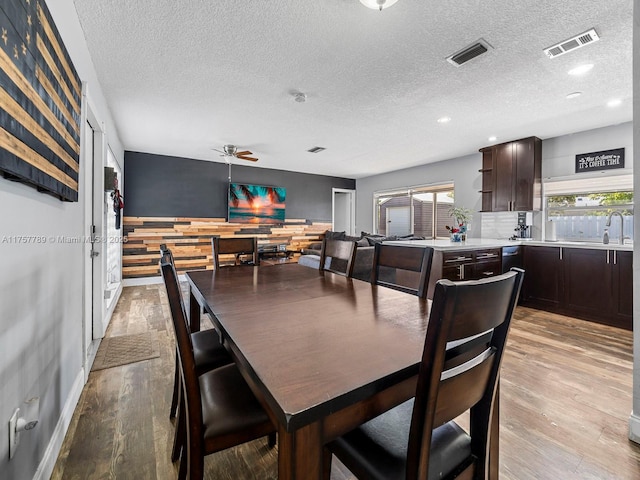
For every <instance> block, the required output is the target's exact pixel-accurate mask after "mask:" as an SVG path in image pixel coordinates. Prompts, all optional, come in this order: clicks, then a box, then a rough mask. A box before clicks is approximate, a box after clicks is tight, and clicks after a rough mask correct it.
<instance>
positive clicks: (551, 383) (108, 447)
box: [52, 285, 640, 480]
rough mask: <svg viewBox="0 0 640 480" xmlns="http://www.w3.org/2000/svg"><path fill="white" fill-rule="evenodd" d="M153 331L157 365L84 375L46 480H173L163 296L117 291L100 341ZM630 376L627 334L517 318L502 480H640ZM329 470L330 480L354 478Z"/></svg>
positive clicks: (237, 469)
mask: <svg viewBox="0 0 640 480" xmlns="http://www.w3.org/2000/svg"><path fill="white" fill-rule="evenodd" d="M203 321H204V320H203ZM204 324H205V325H206V322H205V323H204ZM149 329H155V330H157V331H158V333H159V335H158V336H159V339H160V350H161V352H160V358H156V359H152V360H147V361H143V362H138V363H134V364H129V365H124V366H121V367H115V368H110V369H106V370H101V371H97V372H92V373H91V374H90V376H89V381H88V383H87V385H86V386H85V388H84V391H83V393H82V397H81V399H80V402H79V404H78V406H77V408H76V411H75V413H74V416H73V419H72V422H71V426H70V428H69V431H68V433H67V436H66V438H65V440H64V443H63V446H62V449H61V452H60V455H59V457H58V461H57V463H56V467H55V470H54V472H53V475H52V478H53V479H64V480H71V479H82V480H84V479H89V478H91V479H97V478H100V479H103V478H115V479H136V480H138V479H175V478H176V477H177V466H176V465H173V464H172V463H171V461H170V459H169V452H170V448H171V441H172V434H173V423H172V422H171V421H170V420H169V415H168V412H169V404H170V400H171V389H172V385H173V367H174V360H173V352H174V350H173V348H174V347H173V336H172V332H171V330H170V329H171V324H170V316H169V310H168V305H167V300H166V295H165V292H164V286H163V285H150V286H143V287H128V288H125V289H124V292H123V294H122V297H121V299H120V301H119V303H118V306H117V309H116V312H115V314H114V316H113V320H112V322H111V325H110V326H109V329H108V331H107V335H108V336H116V335H124V334H129V333H139V332H143V331H146V330H149ZM631 377H632V334H631V332H627V331H624V330H618V329H615V328H610V327H604V326H600V325H597V324H593V323H588V322H583V321H580V320H575V319H572V318H568V317H563V316H559V315H553V314H549V313H545V312H540V311H536V310H532V309H526V308H518V310H517V312H516V316H515V318H514V321H513V324H512V328H511V333H510V337H509V342H508V345H507V349H506V353H505V358H504V362H503V367H502V387H501V398H502V403H501V426H500V478H501V479H503V480H505V479H506V480H529V479H536V480H546V479H548V480H558V479H576V480H578V479H579V480H586V479H599V480H600V479H612V480H613V479H615V480H625V479H629V480H632V479H638V478H640V447H639V446H638V445H636V444H634V443H632V442H630V441H629V440H628V438H627V422H628V418H629V414H630V412H631V390H632V378H631ZM276 459H277V448H274V449H269V448H268V447H267V445H266V440H264V439H262V440H257V441H255V442H251V443H249V444H246V445H242V446H240V447H237V448H233V449H229V450H227V451H225V452H220V453H217V454H214V455H210V456H208V457H207V459H206V463H205V466H206V476H205V478H207V479H217V480H254V479H255V480H259V479H260V480H261V479H265V480H266V479H276V478H277V466H276ZM333 464H334V468H333V471H332V479H333V480H351V479H352V478H353V477H352V476H351V475H350V474H349V473H348V471H346V470H345V469H344V467H343V466H341V465H340V464H339V462H336V461H334V462H333Z"/></svg>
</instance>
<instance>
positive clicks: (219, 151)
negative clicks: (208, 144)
mask: <svg viewBox="0 0 640 480" xmlns="http://www.w3.org/2000/svg"><path fill="white" fill-rule="evenodd" d="M211 150H214V151H216V152H218V153H222V154H223V155H226V153H224V152H223V151H222V150H218V149H217V148H212V149H211Z"/></svg>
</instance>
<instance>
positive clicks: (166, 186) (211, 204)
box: [123, 152, 356, 221]
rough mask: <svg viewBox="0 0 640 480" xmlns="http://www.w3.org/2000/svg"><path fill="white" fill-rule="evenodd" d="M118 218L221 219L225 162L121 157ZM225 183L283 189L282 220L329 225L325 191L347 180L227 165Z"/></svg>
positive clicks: (343, 185) (128, 154) (351, 184)
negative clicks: (121, 207) (121, 205)
mask: <svg viewBox="0 0 640 480" xmlns="http://www.w3.org/2000/svg"><path fill="white" fill-rule="evenodd" d="M124 158H125V162H124V180H125V181H124V186H125V190H124V193H123V196H124V214H125V215H127V216H132V217H223V218H226V216H227V195H228V185H229V182H228V177H229V169H228V165H227V164H226V163H220V162H208V161H204V160H192V159H188V158H180V157H169V156H165V155H155V154H151V153H140V152H125V154H124ZM231 181H233V182H236V183H250V184H254V185H267V186H273V187H284V188H286V189H287V199H286V213H285V215H286V218H301V219H302V218H304V219H308V220H313V221H331V189H332V188H333V187H335V188H348V189H355V185H356V182H355V180H353V179H349V178H340V177H327V176H323V175H310V174H306V173H296V172H289V171H285V170H272V169H269V168H258V167H246V166H243V165H236V164H234V165H232V167H231Z"/></svg>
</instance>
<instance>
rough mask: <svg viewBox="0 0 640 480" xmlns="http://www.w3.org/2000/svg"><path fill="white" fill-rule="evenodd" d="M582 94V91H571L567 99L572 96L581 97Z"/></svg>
mask: <svg viewBox="0 0 640 480" xmlns="http://www.w3.org/2000/svg"><path fill="white" fill-rule="evenodd" d="M580 95H582V92H571V93H569V94H568V95H567V97H566V98H567V100H570V99H572V98H576V97H579V96H580Z"/></svg>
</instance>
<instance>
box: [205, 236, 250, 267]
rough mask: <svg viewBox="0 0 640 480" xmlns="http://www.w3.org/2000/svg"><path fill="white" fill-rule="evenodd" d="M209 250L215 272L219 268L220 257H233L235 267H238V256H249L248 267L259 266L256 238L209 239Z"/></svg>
mask: <svg viewBox="0 0 640 480" xmlns="http://www.w3.org/2000/svg"><path fill="white" fill-rule="evenodd" d="M211 248H212V252H213V266H214V268H215V269H216V270H217V269H218V268H220V255H235V257H236V258H235V265H240V264H241V263H240V255H251V256H252V258H251V260H250V261H249V264H250V265H259V264H260V258H259V256H258V238H257V237H232V238H221V237H217V236H216V237H212V238H211Z"/></svg>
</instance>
